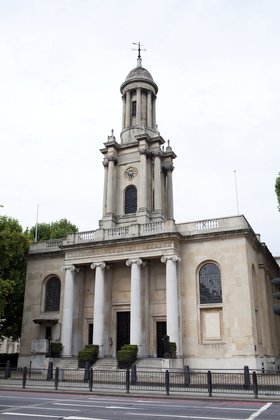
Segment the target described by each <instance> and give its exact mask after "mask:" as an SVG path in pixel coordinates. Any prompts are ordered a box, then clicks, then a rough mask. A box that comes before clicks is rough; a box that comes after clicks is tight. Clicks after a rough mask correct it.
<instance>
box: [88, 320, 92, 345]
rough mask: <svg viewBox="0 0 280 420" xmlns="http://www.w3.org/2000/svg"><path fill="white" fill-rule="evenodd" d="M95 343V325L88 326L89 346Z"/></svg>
mask: <svg viewBox="0 0 280 420" xmlns="http://www.w3.org/2000/svg"><path fill="white" fill-rule="evenodd" d="M92 343H93V324H91V323H90V324H88V344H92Z"/></svg>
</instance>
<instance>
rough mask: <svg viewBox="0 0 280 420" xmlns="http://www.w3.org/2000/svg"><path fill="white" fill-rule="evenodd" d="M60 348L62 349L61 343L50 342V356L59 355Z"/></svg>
mask: <svg viewBox="0 0 280 420" xmlns="http://www.w3.org/2000/svg"><path fill="white" fill-rule="evenodd" d="M61 350H62V343H58V342H54V343H51V353H52V357H60V354H61Z"/></svg>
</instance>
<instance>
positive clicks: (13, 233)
mask: <svg viewBox="0 0 280 420" xmlns="http://www.w3.org/2000/svg"><path fill="white" fill-rule="evenodd" d="M77 231H78V228H77V226H75V225H74V224H72V223H71V222H69V221H68V220H67V219H61V220H59V221H57V222H52V223H40V224H38V226H37V232H38V236H37V239H38V240H48V239H58V238H64V237H66V236H67V234H68V233H74V232H77ZM34 235H35V226H33V227H32V228H31V229H30V230H26V231H25V232H24V231H23V229H22V227H21V226H20V224H19V222H18V221H17V220H16V219H13V218H10V217H7V216H0V337H1V336H6V337H12V338H14V339H17V338H19V337H20V334H21V322H22V311H23V300H24V285H25V277H26V256H27V252H28V248H29V245H30V243H31V242H32V241H33V239H34Z"/></svg>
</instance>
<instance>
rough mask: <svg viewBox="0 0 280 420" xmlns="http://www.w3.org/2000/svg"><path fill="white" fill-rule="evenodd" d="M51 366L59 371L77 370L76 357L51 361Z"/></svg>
mask: <svg viewBox="0 0 280 420" xmlns="http://www.w3.org/2000/svg"><path fill="white" fill-rule="evenodd" d="M53 366H54V367H58V368H60V369H77V368H78V358H77V357H66V358H59V359H55V358H54V359H53Z"/></svg>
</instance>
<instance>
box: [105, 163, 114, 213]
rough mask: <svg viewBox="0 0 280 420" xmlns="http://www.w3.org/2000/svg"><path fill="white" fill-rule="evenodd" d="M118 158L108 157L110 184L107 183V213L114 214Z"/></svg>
mask: <svg viewBox="0 0 280 420" xmlns="http://www.w3.org/2000/svg"><path fill="white" fill-rule="evenodd" d="M115 162H116V158H115V156H114V155H108V183H107V200H106V201H107V210H106V213H113V212H114V207H113V199H114V169H115Z"/></svg>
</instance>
